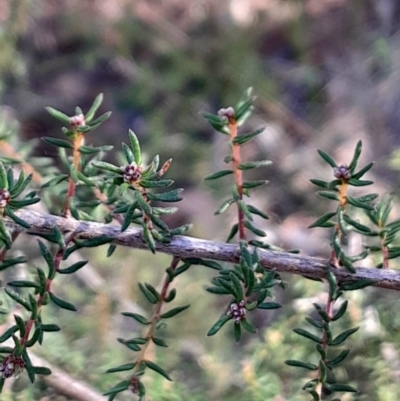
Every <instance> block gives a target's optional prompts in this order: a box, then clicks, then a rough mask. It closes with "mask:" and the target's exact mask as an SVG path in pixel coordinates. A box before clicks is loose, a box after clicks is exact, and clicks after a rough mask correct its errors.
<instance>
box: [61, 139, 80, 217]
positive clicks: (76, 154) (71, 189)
mask: <svg viewBox="0 0 400 401" xmlns="http://www.w3.org/2000/svg"><path fill="white" fill-rule="evenodd" d="M74 133H75V137H74V144H73V145H74V149H73V153H72V155H73V161H72V164H73V165H74V166H75V168H76V170H77V171H79V170H80V165H81V152H80V151H79V148H80V147H81V146H82V142H83V134H82V133H81V132H77V131H74ZM75 188H76V183H75V182H74V180H73V179H72V177H69V184H68V191H67V197H66V199H65V203H64V208H63V211H62V214H61V215H62V216H63V217H70V215H71V212H70V202H71V199H72V198H73V197H74V195H75Z"/></svg>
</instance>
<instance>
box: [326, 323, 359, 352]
mask: <svg viewBox="0 0 400 401" xmlns="http://www.w3.org/2000/svg"><path fill="white" fill-rule="evenodd" d="M358 329H359V327H354V328H353V329H348V330H345V331H344V332H343V333H341V334H339V335H338V336H337V337H335V338H334V339H333V340H331V341H329V342H328V345H330V346H331V347H334V346H336V345H340V344H342V343H343V342H345V341H346V340H347V338H348V337H350V336H351V335H352V334H353V333H355V332H356V331H357V330H358Z"/></svg>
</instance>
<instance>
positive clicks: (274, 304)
mask: <svg viewBox="0 0 400 401" xmlns="http://www.w3.org/2000/svg"><path fill="white" fill-rule="evenodd" d="M257 308H258V309H278V308H282V305H281V304H278V302H262V303H260V304H258V305H257Z"/></svg>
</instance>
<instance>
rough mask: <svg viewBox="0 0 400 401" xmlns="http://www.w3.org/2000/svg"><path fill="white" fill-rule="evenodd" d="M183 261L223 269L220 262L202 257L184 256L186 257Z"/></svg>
mask: <svg viewBox="0 0 400 401" xmlns="http://www.w3.org/2000/svg"><path fill="white" fill-rule="evenodd" d="M182 261H183V262H185V263H190V264H191V265H202V266H206V267H209V268H210V269H213V270H221V269H222V266H221V265H220V264H219V263H218V262H215V261H214V260H205V259H201V258H184V259H182Z"/></svg>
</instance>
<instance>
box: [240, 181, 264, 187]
mask: <svg viewBox="0 0 400 401" xmlns="http://www.w3.org/2000/svg"><path fill="white" fill-rule="evenodd" d="M265 184H268V181H267V180H258V181H247V182H244V183H243V184H242V185H243V188H245V189H246V188H248V189H250V188H256V187H259V186H261V185H265Z"/></svg>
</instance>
